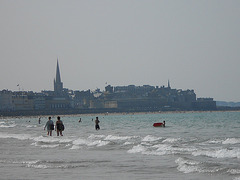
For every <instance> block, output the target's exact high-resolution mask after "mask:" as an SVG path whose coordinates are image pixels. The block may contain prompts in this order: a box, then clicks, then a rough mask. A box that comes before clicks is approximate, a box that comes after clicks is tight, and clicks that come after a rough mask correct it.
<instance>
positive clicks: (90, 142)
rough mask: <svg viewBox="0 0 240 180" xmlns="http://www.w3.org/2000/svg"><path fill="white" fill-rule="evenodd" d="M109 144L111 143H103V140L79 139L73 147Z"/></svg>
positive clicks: (74, 142)
mask: <svg viewBox="0 0 240 180" xmlns="http://www.w3.org/2000/svg"><path fill="white" fill-rule="evenodd" d="M107 144H109V141H103V140H95V141H94V140H91V139H82V138H78V139H77V140H74V141H73V145H77V146H79V145H86V146H98V147H100V146H105V145H107Z"/></svg>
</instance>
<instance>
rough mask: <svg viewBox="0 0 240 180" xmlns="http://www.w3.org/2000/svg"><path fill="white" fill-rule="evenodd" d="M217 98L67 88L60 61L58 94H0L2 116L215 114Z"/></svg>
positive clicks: (165, 90)
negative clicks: (152, 113) (40, 114)
mask: <svg viewBox="0 0 240 180" xmlns="http://www.w3.org/2000/svg"><path fill="white" fill-rule="evenodd" d="M215 109H216V102H215V101H214V100H213V98H196V94H195V92H194V90H182V89H172V88H171V87H170V83H169V81H168V86H167V87H164V86H161V87H158V86H149V85H143V86H135V85H129V86H116V87H113V86H111V85H108V86H106V87H105V90H104V91H100V89H97V90H95V91H94V92H92V91H90V90H87V91H73V90H69V89H66V88H63V83H62V81H61V77H60V70H59V64H58V61H57V68H56V78H55V79H54V91H42V92H39V93H36V92H32V91H30V92H29V91H28V92H27V91H14V92H12V91H9V90H2V91H0V112H1V114H3V113H4V112H5V113H6V112H8V113H12V112H41V113H42V112H55V111H58V112H60V111H62V112H72V113H74V112H76V113H81V112H111V111H112V112H136V111H163V110H215Z"/></svg>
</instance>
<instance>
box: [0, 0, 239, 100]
mask: <svg viewBox="0 0 240 180" xmlns="http://www.w3.org/2000/svg"><path fill="white" fill-rule="evenodd" d="M0 28H1V29H0V62H1V66H0V90H2V89H9V90H12V91H15V90H18V87H17V84H20V88H21V90H22V89H23V90H26V91H30V90H32V91H36V92H40V91H41V90H53V80H54V78H55V75H56V64H57V58H58V59H59V66H60V73H61V79H62V82H63V86H64V87H65V88H69V89H72V90H87V89H91V90H94V89H96V88H100V89H101V90H104V87H105V86H106V82H107V84H110V85H113V86H117V85H130V84H133V85H137V86H138V85H153V86H162V85H165V86H166V85H167V81H168V79H169V80H170V83H171V87H172V88H176V89H184V90H186V89H194V90H195V93H196V94H197V97H213V98H214V99H215V100H225V101H240V79H239V78H240V70H239V68H240V1H239V0H235V1H234V0H224V1H222V0H211V1H209V0H200V1H199V0H188V1H186V0H165V1H163V0H82V1H81V0H76V1H73V0H65V1H61V0H50V1H49V0H39V1H31V0H29V1H26V0H18V1H15V0H14V1H13V0H0Z"/></svg>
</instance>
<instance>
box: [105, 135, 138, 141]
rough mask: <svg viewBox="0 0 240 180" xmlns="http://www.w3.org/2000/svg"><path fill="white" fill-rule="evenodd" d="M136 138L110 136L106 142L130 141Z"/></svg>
mask: <svg viewBox="0 0 240 180" xmlns="http://www.w3.org/2000/svg"><path fill="white" fill-rule="evenodd" d="M131 138H134V136H113V135H108V136H107V137H106V138H105V139H104V140H107V141H116V140H128V139H131Z"/></svg>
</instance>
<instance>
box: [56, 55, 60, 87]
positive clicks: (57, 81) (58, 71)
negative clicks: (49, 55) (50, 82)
mask: <svg viewBox="0 0 240 180" xmlns="http://www.w3.org/2000/svg"><path fill="white" fill-rule="evenodd" d="M59 82H61V77H60V70H59V65H58V59H57V69H56V83H59Z"/></svg>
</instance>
